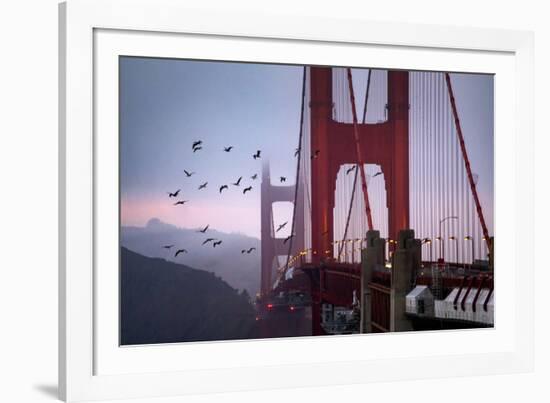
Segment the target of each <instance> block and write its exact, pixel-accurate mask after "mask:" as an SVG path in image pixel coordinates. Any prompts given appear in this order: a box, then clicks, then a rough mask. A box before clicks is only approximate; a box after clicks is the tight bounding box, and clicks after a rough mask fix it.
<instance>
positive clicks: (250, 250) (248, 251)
mask: <svg viewBox="0 0 550 403" xmlns="http://www.w3.org/2000/svg"><path fill="white" fill-rule="evenodd" d="M253 250H256V248H250V249H248V250H247V251H246V253H248V254H250V253H251V252H252V251H253Z"/></svg>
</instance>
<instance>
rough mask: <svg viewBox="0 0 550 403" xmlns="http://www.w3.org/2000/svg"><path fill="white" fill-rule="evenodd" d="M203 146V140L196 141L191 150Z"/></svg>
mask: <svg viewBox="0 0 550 403" xmlns="http://www.w3.org/2000/svg"><path fill="white" fill-rule="evenodd" d="M201 144H202V140H198V141H195V142H194V143H193V145H192V146H191V148H195V147H198V146H200V145H201Z"/></svg>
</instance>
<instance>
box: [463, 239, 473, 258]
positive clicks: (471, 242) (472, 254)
mask: <svg viewBox="0 0 550 403" xmlns="http://www.w3.org/2000/svg"><path fill="white" fill-rule="evenodd" d="M464 240H465V241H471V245H472V249H471V250H472V264H474V253H475V252H474V238H473V237H471V236H470V235H468V236H465V237H464Z"/></svg>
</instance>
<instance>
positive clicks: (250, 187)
mask: <svg viewBox="0 0 550 403" xmlns="http://www.w3.org/2000/svg"><path fill="white" fill-rule="evenodd" d="M250 190H252V186H249V187H247V188H244V190H243V194H245V193H246V192H248V191H250Z"/></svg>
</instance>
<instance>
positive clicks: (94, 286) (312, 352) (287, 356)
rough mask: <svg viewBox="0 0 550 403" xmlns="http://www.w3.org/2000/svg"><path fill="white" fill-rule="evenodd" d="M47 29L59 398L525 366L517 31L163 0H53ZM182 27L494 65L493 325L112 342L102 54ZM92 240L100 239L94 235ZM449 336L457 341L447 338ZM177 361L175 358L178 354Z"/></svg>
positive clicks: (257, 46)
mask: <svg viewBox="0 0 550 403" xmlns="http://www.w3.org/2000/svg"><path fill="white" fill-rule="evenodd" d="M59 39H60V64H59V66H60V70H59V73H60V116H59V120H60V137H59V138H60V141H59V147H60V149H59V151H60V152H59V156H60V162H59V163H60V167H59V172H60V177H59V184H60V186H59V189H60V195H59V196H60V198H59V199H60V223H59V233H60V240H59V241H60V242H59V244H60V250H59V258H60V269H59V293H60V294H59V318H60V319H59V351H60V353H59V390H60V394H61V397H62V398H63V399H64V400H67V401H76V400H95V399H108V398H132V397H149V396H169V395H183V394H192V393H193V394H196V393H207V392H222V391H235V390H254V389H264V388H273V387H295V386H316V385H335V384H346V383H348V384H349V383H359V382H372V381H390V380H405V379H415V378H430V377H442V376H460V375H482V374H496V373H512V372H526V371H530V370H532V368H533V356H534V349H533V297H532V295H533V284H534V278H533V276H534V275H533V273H534V263H533V249H534V248H533V213H532V211H533V210H532V209H530V210H528V211H526V209H525V207H524V206H526V205H532V203H533V189H534V185H533V180H532V179H526V178H533V166H532V154H533V112H532V111H533V100H532V99H533V37H532V34H531V33H528V32H513V31H504V30H487V29H474V28H458V27H442V26H427V25H412V24H396V23H381V22H369V21H364V20H360V19H356V20H338V19H330V20H326V19H322V18H315V17H301V18H298V17H290V16H287V17H284V16H281V15H270V14H259V13H249V14H247V15H243V14H237V13H234V14H231V13H228V12H227V11H224V12H223V13H221V12H217V11H216V10H215V9H210V10H208V11H205V10H197V9H190V8H187V7H186V6H185V4H184V3H183V2H180V3H176V2H174V1H170V0H157V1H154V0H137V1H126V0H110V1H108V0H70V1H69V2H67V3H63V4H61V5H60V35H59ZM182 41H185V44H186V45H187V46H186V47H185V49H186V51H187V52H193V53H192V54H189V53H188V54H187V57H191V56H193V58H204V59H209V58H210V59H212V58H213V59H217V60H228V59H230V60H243V61H264V62H285V63H290V62H293V63H307V64H316V63H317V64H329V63H332V64H338V65H353V66H362V65H365V63H366V61H365V60H363V59H361V57H365V55H367V54H368V55H370V56H371V57H374V56H377V58H376V59H374V60H375V61H374V62H373V59H372V58H371V59H369V61H368V62H369V66H371V67H386V68H399V67H401V68H408V69H438V70H447V71H475V72H492V73H495V72H497V73H496V77H497V78H496V82H495V105H496V107H495V142H496V146H495V161H496V163H495V165H496V167H495V172H496V180H495V188H496V189H495V190H496V192H495V200H496V210H495V222H496V223H497V224H496V225H497V235H498V237H499V238H498V241H497V246H496V250H497V253H496V260H495V261H496V263H495V265H496V266H497V267H499V276H498V277H497V279H496V282H497V288H498V309H497V311H496V320H495V323H496V326H495V329H490V330H472V331H462V332H445V334H439V333H438V332H429V333H416V334H415V333H403V334H389V335H388V334H387V335H383V336H376V335H358V336H353V337H331V338H300V339H292V340H290V339H276V340H263V341H257V340H255V341H238V342H216V343H202V344H201V343H199V344H191V345H184V344H176V345H170V346H146V347H136V348H133V349H127V348H120V347H119V346H118V345H117V344H116V343H114V342H113V340H112V339H113V338H112V336H113V334H114V333H113V332H115V331H117V325H116V323H115V321H116V319H117V314H118V313H117V310H118V309H117V306H112V311H111V313H110V308H109V306H110V305H109V304H110V303H111V305H112V301H113V296H115V297H116V292H117V284H116V278H113V276H112V275H111V276H109V270H106V269H109V268H110V267H112V266H111V265H112V264H116V263H117V262H114V263H113V257H112V256H111V257H110V258H109V254H108V253H104V252H103V251H105V250H107V249H109V242H110V243H111V244H112V241H113V239H114V238H113V234H114V232H113V230H112V229H111V230H105V227H106V226H107V227H108V226H109V225H108V224H107V225H105V224H104V223H105V222H106V221H105V220H106V219H107V218H106V217H108V216H109V205H111V206H112V204H116V205H118V204H117V199H116V197H118V179H117V177H116V175H113V173H114V172H112V169H114V168H113V167H114V166H113V165H109V161H112V158H115V157H113V155H114V154H116V150H115V147H116V145H115V144H114V143H109V142H110V141H111V142H112V141H114V142H115V143H116V134H117V133H116V132H115V133H114V134H113V133H111V132H112V129H113V127H115V126H114V124H115V123H116V119H115V118H114V117H113V116H114V115H116V95H117V93H116V90H113V88H115V87H116V81H113V79H112V77H114V76H113V75H112V69H113V60H115V59H116V57H117V55H119V54H137V55H143V56H162V57H186V54H183V53H181V52H182V46H181V44H182ZM220 41H222V42H223V45H224V46H220V45H219V43H220ZM216 44H217V45H216ZM228 45H230V46H228ZM265 49H267V50H269V52H267V53H266V50H265ZM327 49H330V52H327ZM262 50H263V52H264V53H262ZM359 50H361V52H358V51H359ZM358 55H359V56H358ZM361 55H363V56H361ZM434 55H437V57H434ZM404 60H406V61H404ZM377 63H378V65H377ZM103 72H105V73H103ZM109 116H111V118H109ZM520 128H521V129H520ZM99 129H101V130H100V131H99V132H100V133H101V135H102V136H103V137H101V138H102V141H100V142H98V141H97V140H98V130H99ZM109 133H110V134H109ZM113 135H114V137H113ZM103 139H105V141H103ZM520 139H521V141H519V140H520ZM111 157H112V158H111ZM109 176H110V177H111V178H115V179H114V180H113V181H111V182H110V186H111V187H110V188H109V187H107V188H103V186H104V185H103V184H104V183H106V181H104V180H102V179H101V178H102V177H105V178H108V177H109ZM499 177H500V180H499ZM511 177H512V178H514V180H513V181H511V180H510V178H511ZM510 182H512V183H510ZM109 189H110V190H109ZM113 189H116V192H114V191H113ZM98 192H99V193H98ZM110 200H112V202H111V201H110ZM102 206H106V207H105V208H104V207H102ZM522 206H523V207H522ZM520 208H521V217H522V220H521V221H520V220H519V216H520ZM101 243H103V244H106V246H105V247H99V249H98V245H100V244H101ZM111 247H113V245H111ZM114 248H115V249H116V248H118V242H117V243H116V244H115V245H114ZM98 251H99V252H100V253H98ZM109 259H110V260H109ZM98 264H99V268H98ZM114 270H116V267H115V268H114ZM501 270H502V274H501ZM111 274H112V273H111ZM115 277H116V276H115ZM99 296H101V299H100V298H99ZM100 300H101V302H99V301H100ZM520 302H521V303H520ZM455 343H457V344H455ZM461 344H462V345H467V348H465V347H460V348H459V347H456V346H457V345H461ZM373 345H375V346H376V348H373V347H372V346H373ZM391 345H393V348H391V350H390V348H389V346H391ZM407 345H415V346H416V348H415V351H414V352H411V351H408V350H407V348H405V347H403V346H407ZM400 346H401V347H400ZM269 351H271V353H270V352H269ZM319 351H322V352H323V354H319ZM342 351H343V352H345V354H343V356H344V357H345V358H346V359H342V358H341V357H342ZM297 352H300V353H301V354H296V353H297ZM176 357H177V358H176ZM201 357H202V358H201ZM348 357H349V359H348ZM185 358H187V359H185ZM182 359H184V361H185V363H186V365H185V366H183V365H181V364H177V363H178V362H179V363H181V362H182ZM175 363H176V364H175Z"/></svg>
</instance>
